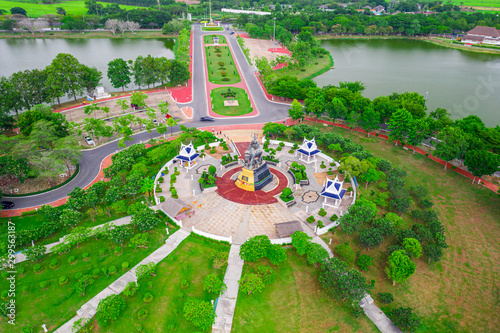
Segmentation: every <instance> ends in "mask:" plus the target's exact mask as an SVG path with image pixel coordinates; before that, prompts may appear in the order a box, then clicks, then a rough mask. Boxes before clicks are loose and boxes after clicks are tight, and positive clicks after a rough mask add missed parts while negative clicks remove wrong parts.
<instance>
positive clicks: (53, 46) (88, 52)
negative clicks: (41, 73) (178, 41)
mask: <svg viewBox="0 0 500 333" xmlns="http://www.w3.org/2000/svg"><path fill="white" fill-rule="evenodd" d="M173 49H174V40H173V39H170V38H158V39H127V38H123V39H121V38H118V39H112V38H110V39H79V38H75V39H0V76H9V75H11V74H12V73H15V72H17V71H22V70H26V69H35V68H37V69H42V68H45V67H46V66H47V65H50V63H51V62H52V60H53V59H54V58H55V57H56V55H57V54H58V53H69V54H72V55H74V56H75V57H76V58H77V59H78V61H80V63H82V64H85V65H87V66H91V67H96V68H97V69H98V70H100V71H101V72H102V73H103V79H102V84H103V85H104V88H105V90H106V91H117V90H121V89H120V88H119V89H115V88H113V87H112V86H111V83H110V82H109V80H108V78H107V75H106V73H107V69H108V62H110V61H111V60H113V59H116V58H123V59H124V60H135V58H137V57H138V56H140V55H142V56H147V55H148V54H151V56H153V57H165V58H167V59H174V58H175V56H174V51H173ZM134 88H137V87H135V86H133V85H130V86H129V87H128V89H134Z"/></svg>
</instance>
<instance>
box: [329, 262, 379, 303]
mask: <svg viewBox="0 0 500 333" xmlns="http://www.w3.org/2000/svg"><path fill="white" fill-rule="evenodd" d="M319 282H320V283H321V285H322V286H323V287H324V288H325V289H326V290H327V291H328V292H329V293H331V294H332V296H333V297H335V298H336V299H338V300H343V301H344V302H345V303H346V304H349V305H352V306H354V305H355V304H357V303H359V301H360V300H361V299H362V298H364V297H365V296H366V294H369V292H370V290H372V289H373V287H374V285H373V282H372V283H371V284H367V283H366V279H365V277H363V275H362V274H361V273H360V272H358V271H357V270H355V269H348V268H347V265H346V264H345V263H344V262H342V261H341V260H339V259H338V258H330V259H328V260H327V261H326V262H325V263H323V265H321V274H320V277H319Z"/></svg>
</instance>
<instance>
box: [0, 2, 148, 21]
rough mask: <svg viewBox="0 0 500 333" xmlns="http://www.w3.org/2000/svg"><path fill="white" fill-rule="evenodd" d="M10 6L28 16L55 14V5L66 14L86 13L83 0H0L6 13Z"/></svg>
mask: <svg viewBox="0 0 500 333" xmlns="http://www.w3.org/2000/svg"><path fill="white" fill-rule="evenodd" d="M98 3H99V4H101V5H103V6H109V5H110V4H109V3H106V2H98ZM12 7H21V8H23V9H24V10H26V12H27V14H28V16H29V17H39V16H42V15H46V14H56V8H57V7H62V8H64V9H65V10H66V14H72V15H83V14H87V8H86V7H85V1H67V2H60V3H54V4H50V5H44V4H34V3H26V2H17V1H6V0H0V9H4V10H6V11H7V12H8V14H10V9H11V8H12ZM120 8H123V9H127V10H130V9H134V8H141V7H137V6H126V5H120ZM142 8H144V7H142Z"/></svg>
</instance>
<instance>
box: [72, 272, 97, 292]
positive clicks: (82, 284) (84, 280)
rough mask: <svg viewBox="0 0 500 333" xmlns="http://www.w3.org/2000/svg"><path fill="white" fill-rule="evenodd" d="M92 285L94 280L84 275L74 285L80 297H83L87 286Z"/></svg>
mask: <svg viewBox="0 0 500 333" xmlns="http://www.w3.org/2000/svg"><path fill="white" fill-rule="evenodd" d="M92 284H94V278H93V277H92V275H84V276H82V277H81V278H80V280H78V282H77V283H75V286H74V288H75V290H76V292H77V293H78V294H79V295H80V296H85V290H86V288H87V286H90V285H92Z"/></svg>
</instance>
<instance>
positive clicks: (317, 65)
mask: <svg viewBox="0 0 500 333" xmlns="http://www.w3.org/2000/svg"><path fill="white" fill-rule="evenodd" d="M332 66H333V63H332V62H331V58H330V57H328V56H327V55H324V56H323V58H319V57H316V58H312V59H311V60H310V62H309V63H308V64H307V65H306V66H304V67H303V68H300V67H294V66H288V67H285V68H282V69H278V70H275V71H274V72H273V73H274V74H276V76H278V77H281V76H286V75H289V76H296V77H297V78H298V79H299V80H302V79H307V78H313V77H315V76H317V75H319V74H318V73H320V74H322V73H324V72H326V71H327V70H328V69H330V68H331V67H332Z"/></svg>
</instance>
